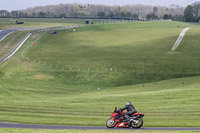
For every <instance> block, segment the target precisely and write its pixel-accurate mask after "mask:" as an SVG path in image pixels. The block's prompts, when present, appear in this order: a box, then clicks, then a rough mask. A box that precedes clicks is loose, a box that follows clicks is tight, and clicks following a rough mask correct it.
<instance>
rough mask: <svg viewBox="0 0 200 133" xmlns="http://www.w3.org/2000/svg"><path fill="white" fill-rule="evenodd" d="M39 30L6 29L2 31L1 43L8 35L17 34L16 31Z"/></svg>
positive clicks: (0, 32) (0, 33) (0, 34)
mask: <svg viewBox="0 0 200 133" xmlns="http://www.w3.org/2000/svg"><path fill="white" fill-rule="evenodd" d="M33 29H39V28H17V29H5V30H1V31H0V41H2V40H3V39H4V38H5V37H6V36H7V35H9V34H11V33H13V32H16V31H24V30H33Z"/></svg>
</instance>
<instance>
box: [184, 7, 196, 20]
mask: <svg viewBox="0 0 200 133" xmlns="http://www.w3.org/2000/svg"><path fill="white" fill-rule="evenodd" d="M184 18H185V21H186V22H193V21H195V17H194V14H193V7H192V6H191V5H189V6H187V7H186V8H185V11H184Z"/></svg>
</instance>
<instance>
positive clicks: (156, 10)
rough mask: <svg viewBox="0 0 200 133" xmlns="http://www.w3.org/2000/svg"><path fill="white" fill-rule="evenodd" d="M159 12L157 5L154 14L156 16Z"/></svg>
mask: <svg viewBox="0 0 200 133" xmlns="http://www.w3.org/2000/svg"><path fill="white" fill-rule="evenodd" d="M157 12H158V8H157V7H154V8H153V14H154V15H155V16H156V14H157Z"/></svg>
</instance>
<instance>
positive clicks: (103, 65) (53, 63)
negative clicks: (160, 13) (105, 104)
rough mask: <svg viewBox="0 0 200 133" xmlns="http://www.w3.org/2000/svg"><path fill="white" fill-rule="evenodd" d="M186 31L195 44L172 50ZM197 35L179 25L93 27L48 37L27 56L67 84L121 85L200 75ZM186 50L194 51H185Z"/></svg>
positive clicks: (128, 24) (185, 25)
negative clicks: (181, 33)
mask: <svg viewBox="0 0 200 133" xmlns="http://www.w3.org/2000/svg"><path fill="white" fill-rule="evenodd" d="M177 25H178V26H179V28H177ZM184 27H191V30H190V31H189V32H188V33H187V36H186V38H188V37H190V36H192V37H193V38H192V40H193V42H190V41H189V40H191V39H187V40H188V41H184V42H183V43H182V44H181V46H180V47H179V48H178V49H177V51H175V52H172V51H171V48H172V46H173V45H174V42H175V41H176V39H177V38H178V35H179V33H180V32H181V31H182V30H183V28H184ZM40 34H42V33H38V35H36V36H39V35H40ZM193 34H195V35H196V36H193ZM199 36H200V32H199V27H197V26H194V25H191V24H187V23H180V22H141V23H139V22H134V23H125V24H124V23H123V24H107V25H95V26H90V27H82V28H78V29H77V30H76V32H70V31H69V30H63V31H59V33H58V34H56V35H51V34H44V35H43V37H42V38H41V39H39V40H37V41H35V42H36V46H34V47H31V48H30V49H29V50H26V51H25V52H24V53H25V54H24V55H25V56H26V57H28V58H29V59H30V60H32V61H33V60H34V61H36V62H41V63H43V64H46V67H42V68H41V69H42V70H43V71H46V73H48V74H49V73H51V75H55V76H56V77H58V79H61V80H62V79H64V82H68V83H69V84H76V83H77V82H78V83H81V84H90V85H105V86H123V85H132V84H138V83H145V82H153V81H159V80H163V79H173V78H180V77H187V76H196V75H199V66H200V65H199V63H198V61H197V60H198V59H199V57H200V54H199V52H197V51H198V48H196V47H198V39H197V38H198V37H199ZM186 38H185V39H184V40H186ZM191 43H192V44H191ZM27 45H29V46H30V45H32V44H31V43H29V44H27ZM184 46H187V47H191V51H188V52H187V53H186V52H185V51H184V50H186V49H184V48H183V49H184V50H181V48H182V47H184ZM195 46H196V47H195ZM193 48H194V49H195V48H196V49H195V50H196V52H194V51H192V49H193ZM41 51H43V52H41ZM191 64H192V66H191ZM61 71H62V72H61ZM88 71H89V72H91V73H92V74H88ZM67 75H70V77H69V76H67ZM59 77H61V78H59ZM94 79H95V80H94Z"/></svg>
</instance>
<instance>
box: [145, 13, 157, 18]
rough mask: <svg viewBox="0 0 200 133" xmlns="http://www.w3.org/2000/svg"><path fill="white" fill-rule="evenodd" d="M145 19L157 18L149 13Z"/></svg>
mask: <svg viewBox="0 0 200 133" xmlns="http://www.w3.org/2000/svg"><path fill="white" fill-rule="evenodd" d="M146 18H147V19H158V16H156V15H155V14H153V13H149V14H147V16H146Z"/></svg>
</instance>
